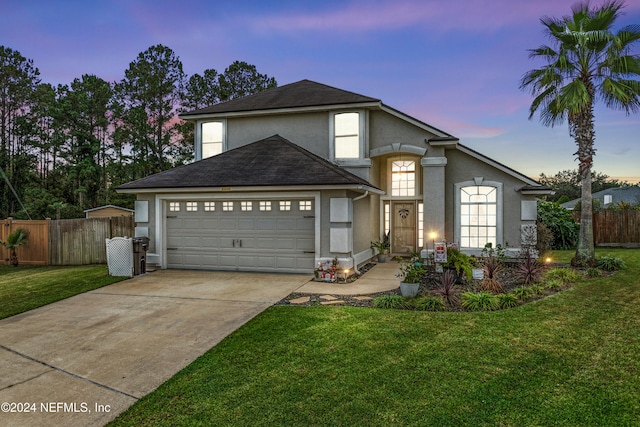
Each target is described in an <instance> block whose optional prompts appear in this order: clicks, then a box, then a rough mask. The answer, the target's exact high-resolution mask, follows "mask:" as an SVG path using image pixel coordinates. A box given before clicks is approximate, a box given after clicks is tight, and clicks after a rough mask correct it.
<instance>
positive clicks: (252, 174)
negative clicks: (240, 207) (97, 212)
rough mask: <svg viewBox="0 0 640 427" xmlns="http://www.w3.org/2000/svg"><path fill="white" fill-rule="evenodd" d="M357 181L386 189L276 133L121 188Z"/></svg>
mask: <svg viewBox="0 0 640 427" xmlns="http://www.w3.org/2000/svg"><path fill="white" fill-rule="evenodd" d="M268 186H277V187H281V186H288V187H290V186H352V187H358V188H362V189H364V190H373V191H380V190H379V189H378V188H376V187H375V186H373V185H371V184H370V183H369V182H367V181H366V180H365V179H363V178H360V177H359V176H357V175H354V174H352V173H351V172H348V171H346V170H345V169H343V168H341V167H339V166H336V165H334V164H333V163H331V162H328V161H327V160H325V159H323V158H321V157H319V156H317V155H315V154H313V153H311V152H309V151H307V150H305V149H304V148H302V147H300V146H298V145H296V144H294V143H292V142H291V141H289V140H287V139H285V138H283V137H281V136H280V135H273V136H271V137H269V138H265V139H262V140H260V141H256V142H254V143H251V144H248V145H244V146H242V147H239V148H236V149H233V150H229V151H226V152H224V153H221V154H218V155H217V156H213V157H209V158H206V159H203V160H200V161H197V162H194V163H191V164H188V165H185V166H180V167H177V168H173V169H169V170H167V171H164V172H160V173H157V174H155V175H150V176H148V177H146V178H142V179H139V180H137V181H133V182H129V183H127V184H123V185H121V186H119V187H118V188H117V189H118V190H125V191H126V190H149V189H161V188H163V189H171V188H183V189H186V188H211V187H268Z"/></svg>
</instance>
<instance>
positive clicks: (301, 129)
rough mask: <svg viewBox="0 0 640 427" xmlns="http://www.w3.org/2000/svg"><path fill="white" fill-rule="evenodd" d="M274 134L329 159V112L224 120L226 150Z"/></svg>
mask: <svg viewBox="0 0 640 427" xmlns="http://www.w3.org/2000/svg"><path fill="white" fill-rule="evenodd" d="M275 134H278V135H280V136H282V137H284V138H286V139H288V140H289V141H291V142H293V143H294V144H298V145H300V146H301V147H303V148H305V149H307V150H309V151H311V152H312V153H314V154H317V155H318V156H321V157H324V158H329V142H330V136H329V113H328V112H315V113H299V114H286V115H269V116H254V117H245V118H232V119H228V120H227V147H228V149H229V150H231V149H233V148H237V147H241V146H243V145H247V144H250V143H252V142H256V141H259V140H261V139H264V138H268V137H270V136H272V135H275Z"/></svg>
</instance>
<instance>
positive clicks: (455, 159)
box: [445, 150, 535, 247]
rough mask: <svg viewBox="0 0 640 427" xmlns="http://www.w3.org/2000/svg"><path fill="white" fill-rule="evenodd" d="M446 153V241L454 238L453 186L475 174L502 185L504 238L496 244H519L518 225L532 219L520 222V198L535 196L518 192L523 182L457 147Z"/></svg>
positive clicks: (471, 179)
mask: <svg viewBox="0 0 640 427" xmlns="http://www.w3.org/2000/svg"><path fill="white" fill-rule="evenodd" d="M446 155H447V166H446V170H445V212H446V234H447V238H448V239H449V240H451V239H453V236H454V231H455V230H454V224H455V212H456V210H455V185H456V184H457V183H461V182H465V181H473V180H474V178H476V177H482V178H483V179H484V180H485V181H495V182H501V183H502V184H503V186H502V196H503V199H502V200H503V205H502V215H503V217H502V218H503V220H502V224H503V239H502V240H503V241H502V242H499V243H502V244H503V245H504V244H507V243H508V244H509V246H511V247H519V246H520V226H521V225H522V224H530V223H532V222H531V221H522V220H521V219H520V218H521V201H522V200H535V196H524V195H522V194H521V193H520V192H519V191H517V190H518V189H520V188H521V187H522V186H524V185H525V184H524V182H522V181H520V180H518V179H517V178H515V177H514V176H512V175H510V174H508V173H506V172H503V171H501V170H499V169H497V168H494V167H492V166H491V165H488V164H486V163H484V162H482V161H480V160H478V159H476V158H474V157H472V156H470V155H468V154H465V153H462V152H460V151H458V150H447V151H446Z"/></svg>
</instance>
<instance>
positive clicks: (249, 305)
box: [0, 270, 311, 427]
mask: <svg viewBox="0 0 640 427" xmlns="http://www.w3.org/2000/svg"><path fill="white" fill-rule="evenodd" d="M310 279H311V278H310V277H309V276H302V275H284V274H251V273H235V272H234V273H224V272H196V271H180V270H161V271H156V272H154V273H150V274H147V275H144V276H138V277H135V278H133V279H130V280H126V281H123V282H120V283H117V284H114V285H110V286H106V287H104V288H100V289H97V290H95V291H91V292H87V293H85V294H81V295H76V296H75V297H72V298H68V299H66V300H63V301H59V302H57V303H53V304H49V305H47V306H44V307H41V308H39V309H36V310H32V311H29V312H27V313H23V314H19V315H17V316H13V317H10V318H7V319H3V320H0V373H1V375H0V404H2V411H1V412H0V425H2V426H3V427H6V426H29V427H34V426H62V425H64V426H101V425H104V424H106V423H107V422H108V421H110V420H112V419H114V418H115V417H116V416H117V415H118V414H119V413H120V412H122V411H124V410H125V409H126V408H128V407H129V406H130V405H132V404H133V403H134V402H136V400H138V399H139V398H141V397H142V396H144V395H146V394H148V393H149V392H151V391H153V390H154V389H156V388H157V387H158V386H159V385H160V384H162V383H163V382H164V381H166V380H167V379H169V378H171V377H172V376H173V375H174V374H175V373H176V372H178V371H179V370H180V369H182V368H184V367H185V366H187V365H188V364H190V363H191V362H192V361H194V360H195V359H196V358H197V357H198V356H200V355H202V354H203V353H204V352H206V351H207V350H209V349H210V348H212V347H213V346H215V345H216V344H217V343H218V342H220V341H221V340H222V339H223V338H224V337H226V336H227V335H229V334H230V333H231V332H233V331H234V330H236V329H237V328H239V327H240V326H241V325H243V324H244V323H246V322H247V321H248V320H250V319H251V318H253V317H254V316H256V315H257V314H258V313H260V312H262V311H263V310H264V309H266V308H267V307H269V306H271V305H273V304H274V303H275V302H277V301H279V300H281V299H282V298H284V297H286V296H287V295H289V294H290V293H292V292H294V291H295V290H296V289H298V288H299V287H300V286H301V285H303V284H304V283H306V282H308V281H309V280H310ZM3 402H7V403H6V404H5V403H3Z"/></svg>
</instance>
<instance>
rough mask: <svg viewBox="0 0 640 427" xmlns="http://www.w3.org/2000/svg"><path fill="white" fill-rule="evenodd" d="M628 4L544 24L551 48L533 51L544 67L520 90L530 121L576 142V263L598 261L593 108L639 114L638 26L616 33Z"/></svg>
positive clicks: (581, 7) (586, 9) (584, 9)
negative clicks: (526, 94) (527, 96)
mask: <svg viewBox="0 0 640 427" xmlns="http://www.w3.org/2000/svg"><path fill="white" fill-rule="evenodd" d="M623 7H624V2H623V1H619V0H614V1H607V2H605V3H604V4H603V5H602V6H601V7H600V8H591V7H590V5H589V3H588V2H584V3H578V4H576V5H574V6H573V7H572V8H571V10H572V12H573V13H572V15H570V16H564V17H562V18H561V19H556V18H550V17H548V16H545V17H543V18H541V19H540V21H541V22H542V25H543V26H544V27H545V33H546V34H547V35H548V36H549V38H550V39H551V42H552V46H546V45H543V46H540V47H539V48H537V49H531V50H530V51H529V52H530V53H529V57H530V58H532V59H538V58H539V59H542V60H544V61H545V62H546V65H544V66H542V67H541V68H538V69H534V70H531V71H529V72H527V73H526V74H525V75H524V76H523V77H522V80H521V81H520V88H521V89H529V90H530V91H531V94H532V95H533V96H534V100H533V103H532V104H531V107H530V109H529V113H530V114H529V119H531V118H532V117H533V116H534V114H535V113H536V112H538V111H539V113H540V121H541V122H542V124H544V125H545V126H554V125H556V124H561V123H564V121H565V119H567V121H568V124H569V134H570V136H571V137H572V138H573V139H574V140H575V142H576V144H577V146H578V151H577V152H576V153H575V155H576V156H577V158H578V161H579V167H578V172H579V174H580V177H581V180H582V184H581V185H582V208H581V211H580V234H579V239H578V246H577V248H576V256H575V258H574V259H573V262H574V263H575V264H578V265H589V264H593V263H594V261H595V249H594V241H593V222H592V210H591V209H592V206H591V205H592V197H591V166H592V164H593V156H594V155H595V149H594V140H595V129H594V119H595V117H594V112H593V107H594V103H595V102H596V101H598V100H601V101H603V102H604V104H605V105H606V106H607V107H609V108H613V109H619V110H624V111H626V113H627V114H631V113H633V112H638V111H640V81H639V80H638V77H640V56H638V55H634V54H633V53H632V52H631V48H632V46H633V44H634V43H635V42H637V41H638V40H640V25H629V26H627V27H625V28H622V29H620V30H618V31H617V32H615V33H614V32H613V31H612V30H611V27H612V25H613V24H614V22H615V21H616V19H617V18H618V17H619V16H620V15H621V9H622V8H623Z"/></svg>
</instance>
